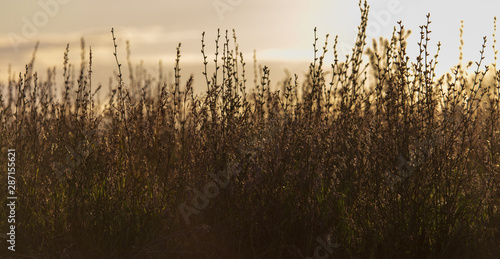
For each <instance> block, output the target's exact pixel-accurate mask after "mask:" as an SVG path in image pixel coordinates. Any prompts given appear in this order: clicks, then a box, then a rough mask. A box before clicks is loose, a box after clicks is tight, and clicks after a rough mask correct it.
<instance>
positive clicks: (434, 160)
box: [0, 3, 500, 258]
mask: <svg viewBox="0 0 500 259" xmlns="http://www.w3.org/2000/svg"><path fill="white" fill-rule="evenodd" d="M360 10H361V24H360V26H359V32H358V37H357V40H356V44H355V45H354V48H353V51H352V53H351V54H350V55H349V56H348V57H338V55H337V51H336V44H337V39H335V40H334V44H333V46H329V45H327V44H326V43H325V45H324V47H323V46H321V45H320V43H319V42H318V39H317V38H316V39H315V41H314V49H315V51H316V55H315V58H314V60H313V61H312V63H311V65H310V67H309V74H308V75H307V76H306V78H298V77H297V76H293V77H291V78H286V79H285V80H283V81H282V82H281V83H280V84H279V85H278V87H277V89H274V87H272V86H271V85H270V83H269V74H270V73H271V71H269V69H268V68H267V67H263V68H262V70H261V71H260V75H259V76H258V79H253V75H248V74H247V73H246V72H245V71H246V70H245V69H246V68H247V66H246V63H245V60H246V59H244V57H243V55H242V54H241V53H239V52H238V48H237V43H236V36H232V35H231V34H229V35H228V33H227V32H226V33H225V34H224V33H222V36H217V46H218V47H217V51H216V53H215V54H216V59H215V60H214V61H209V60H208V59H207V57H206V54H205V53H206V51H207V50H206V49H205V47H204V42H205V39H203V40H202V55H203V57H204V65H205V72H204V75H205V80H204V81H203V82H194V81H193V80H192V79H191V78H190V79H185V78H183V77H182V78H181V77H180V67H179V61H180V50H181V48H180V45H179V48H178V49H177V53H178V55H177V57H178V58H177V60H176V61H177V63H176V64H177V65H176V66H175V68H174V74H173V76H174V77H173V79H172V80H170V79H169V80H167V79H166V78H165V76H164V75H163V74H162V73H160V76H159V77H158V78H153V77H152V76H151V75H149V74H148V73H146V72H145V71H143V70H141V69H135V70H134V67H133V66H132V65H131V64H130V62H128V63H129V64H128V66H122V65H121V63H120V62H121V61H122V60H121V58H120V57H121V54H120V53H117V50H119V49H120V48H117V47H116V45H115V56H116V62H117V73H116V75H115V76H116V80H115V81H113V82H111V89H110V90H111V91H110V92H109V96H108V97H107V99H106V105H105V109H104V110H103V111H101V110H98V109H97V105H96V102H95V93H96V92H98V91H103V90H100V89H98V88H99V87H96V85H95V83H94V82H92V69H91V68H92V53H91V51H88V50H87V49H85V48H82V63H81V65H80V67H81V69H80V71H79V72H78V73H75V74H73V73H72V72H71V71H73V70H72V69H71V67H70V65H69V64H68V61H67V59H65V62H64V73H63V75H62V76H63V77H64V85H56V84H55V77H56V74H55V71H54V70H51V69H49V70H48V71H47V73H48V74H47V79H46V80H44V81H41V80H38V77H37V73H36V72H35V71H33V70H32V66H33V62H34V60H35V56H34V57H33V61H32V62H31V63H30V64H28V65H27V66H26V71H25V72H24V73H22V74H20V75H19V77H18V78H12V77H11V79H10V80H9V81H8V82H7V83H6V84H2V85H1V88H0V89H5V91H0V93H2V92H5V93H6V94H5V95H3V96H2V95H0V146H1V156H0V164H1V165H2V168H5V166H4V165H6V164H7V162H8V161H7V149H9V148H15V149H16V172H17V173H16V188H17V196H18V201H17V202H18V206H17V207H16V210H17V213H16V252H11V251H9V250H7V243H6V242H5V240H2V242H1V243H2V248H1V252H0V257H8V256H10V257H12V258H35V257H38V258H307V257H312V258H500V232H499V230H500V229H499V228H500V211H499V205H500V189H499V186H500V185H499V184H500V174H499V173H500V153H499V152H500V131H499V130H500V121H499V118H500V110H499V100H500V70H498V68H497V67H496V66H495V65H488V66H485V64H482V61H483V58H484V57H483V56H482V55H483V53H484V49H485V48H487V46H489V45H486V39H485V45H483V52H481V59H480V60H478V61H477V62H476V63H469V64H467V63H465V64H460V65H457V66H456V67H454V68H452V70H451V71H452V72H450V73H449V74H447V75H443V76H439V75H436V74H435V72H434V71H435V65H436V63H437V61H436V60H437V59H438V55H437V54H436V53H428V46H430V45H429V44H435V43H432V42H431V41H430V39H429V37H430V35H429V32H430V28H429V23H427V24H426V25H424V26H422V27H421V30H422V31H421V41H420V43H419V46H420V49H421V51H420V55H419V56H418V57H408V55H407V53H406V47H407V42H406V38H407V36H408V32H407V30H405V29H404V27H403V26H402V25H401V24H399V25H398V26H397V30H396V31H395V32H394V34H393V37H392V38H391V39H381V40H380V41H374V42H373V44H371V45H370V46H367V44H366V33H365V29H366V25H367V17H368V6H367V5H366V3H365V4H364V5H363V4H361V3H360ZM428 19H429V17H428ZM219 35H220V34H219ZM116 36H119V35H116ZM114 37H115V35H114V34H113V42H115V41H114ZM203 38H204V35H203ZM327 38H328V37H327ZM110 40H111V39H110ZM327 42H328V41H327ZM119 47H120V46H119ZM490 47H491V46H490ZM493 48H495V44H493ZM68 51H69V48H68V49H67V50H66V53H65V57H67V54H68ZM326 55H333V56H334V58H335V59H334V63H333V64H331V65H330V64H324V58H325V57H326ZM495 61H496V60H495ZM209 68H210V69H212V68H213V69H214V70H215V73H213V74H209V73H207V72H206V71H207V69H209ZM124 69H129V70H130V75H131V76H130V77H129V78H123V76H122V71H123V70H124ZM58 76H61V75H58ZM248 78H251V79H248ZM256 78H257V77H256ZM253 80H256V81H257V82H256V84H253V82H252V81H253ZM170 81H171V83H167V82H170ZM193 84H203V85H206V92H205V93H204V94H202V95H195V94H194V92H193ZM254 85H255V87H254ZM250 86H252V87H250ZM57 91H62V98H56V97H55V96H56V92H57ZM2 170H3V169H2ZM0 182H1V185H0V186H2V188H1V189H2V190H7V188H6V183H7V174H6V173H3V172H2V174H1V175H0ZM6 197H7V192H6V191H1V192H0V200H2V201H6ZM3 206H4V205H3ZM8 213H9V211H8V210H4V209H2V210H0V218H1V220H0V229H2V232H5V231H7V229H8V225H7V222H6V220H4V219H7V216H8Z"/></svg>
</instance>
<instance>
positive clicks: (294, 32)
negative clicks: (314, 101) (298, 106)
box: [0, 0, 500, 93]
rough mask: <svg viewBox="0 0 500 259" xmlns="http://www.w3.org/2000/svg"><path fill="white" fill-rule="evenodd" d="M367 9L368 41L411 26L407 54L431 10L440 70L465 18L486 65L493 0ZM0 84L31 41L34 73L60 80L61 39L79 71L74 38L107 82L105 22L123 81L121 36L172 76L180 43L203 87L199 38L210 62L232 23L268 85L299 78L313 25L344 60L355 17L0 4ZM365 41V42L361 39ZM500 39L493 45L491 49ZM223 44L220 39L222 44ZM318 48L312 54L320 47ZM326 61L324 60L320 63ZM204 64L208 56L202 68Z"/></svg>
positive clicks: (225, 2) (321, 10)
mask: <svg viewBox="0 0 500 259" xmlns="http://www.w3.org/2000/svg"><path fill="white" fill-rule="evenodd" d="M368 3H369V5H370V6H371V8H370V15H369V24H368V28H367V35H368V36H369V37H370V38H378V37H380V36H382V37H390V35H391V34H392V32H393V30H394V26H396V25H397V21H403V24H404V25H405V28H407V29H410V30H412V31H413V33H412V35H411V37H410V39H409V47H408V48H409V54H410V57H411V58H412V61H415V58H416V53H417V52H418V46H417V42H418V40H419V31H420V29H419V26H420V25H423V24H425V22H426V14H427V13H431V21H432V24H431V28H430V30H431V31H432V34H431V35H430V37H431V46H430V49H431V51H432V53H435V51H436V45H437V43H438V41H441V43H442V49H441V53H440V57H439V65H438V68H437V71H438V72H439V73H445V72H447V71H449V69H450V67H451V66H453V65H456V64H457V63H458V56H459V55H458V53H459V52H458V50H459V45H460V40H459V29H460V21H461V20H463V21H464V44H465V46H464V60H465V61H468V60H473V61H477V60H479V57H480V53H479V51H480V50H481V45H482V43H483V37H484V36H487V38H488V43H487V48H486V52H485V56H486V57H487V59H486V60H485V64H490V63H491V62H493V49H492V47H491V46H492V45H491V44H492V43H493V40H492V34H493V19H494V17H495V16H497V17H499V18H500V2H499V1H496V0H478V1H463V0H461V1H430V0H423V1H416V0H377V1H369V2H368ZM0 17H1V18H0V19H1V20H2V22H1V23H0V57H1V61H0V81H1V82H3V83H5V82H6V80H7V78H8V75H9V73H8V69H9V65H10V66H11V75H12V74H15V75H17V76H18V75H19V72H23V71H24V67H25V65H26V64H27V63H29V61H30V60H31V56H32V53H33V49H34V46H35V43H36V42H37V41H39V42H40V46H39V49H38V53H37V58H36V62H35V70H37V71H38V72H39V77H40V78H42V79H43V78H45V77H46V69H47V68H48V67H53V66H55V67H56V71H57V77H58V80H61V81H62V63H63V56H64V51H65V48H66V44H67V43H69V44H70V52H69V58H70V62H71V63H72V64H73V66H75V70H76V71H78V68H79V64H80V54H81V50H80V39H81V37H84V39H85V42H86V56H87V57H86V58H87V59H88V48H89V46H91V47H92V52H93V78H92V82H93V84H94V85H95V84H97V83H98V82H100V83H102V84H103V86H104V88H105V89H107V85H108V82H109V78H110V77H112V76H113V71H114V70H116V63H115V60H114V56H113V51H114V50H113V42H112V37H111V32H110V30H111V28H112V27H113V28H115V35H116V37H117V43H118V57H119V60H120V62H121V63H122V64H123V65H124V69H123V73H124V76H125V78H128V68H127V66H126V63H127V62H126V44H125V42H126V41H127V40H129V41H130V48H131V60H132V63H133V64H134V66H135V64H139V63H140V62H141V61H142V62H144V66H145V68H146V69H147V70H148V72H149V73H151V74H152V75H153V76H155V77H157V75H158V63H159V61H160V60H161V61H162V62H163V67H164V69H165V73H166V74H168V73H169V72H172V73H173V67H174V61H175V55H176V47H177V45H178V43H179V42H182V47H181V55H182V57H181V69H182V70H181V76H182V78H181V80H182V81H183V82H185V81H186V80H187V79H188V77H189V75H190V74H193V75H194V76H195V84H194V85H195V91H196V92H198V93H202V91H204V90H205V89H206V86H205V84H204V78H203V77H202V71H203V56H202V54H201V53H200V49H201V35H202V32H203V31H205V32H206V35H205V41H206V42H205V44H206V53H207V55H208V60H209V62H210V61H213V58H214V52H215V39H216V37H217V29H218V28H220V29H221V34H222V36H224V33H225V30H229V36H230V37H231V44H232V32H231V30H232V29H235V30H236V35H237V38H238V43H239V49H240V51H242V52H243V53H244V58H245V62H246V63H247V66H246V68H247V71H246V73H247V78H248V82H249V86H253V74H254V71H253V51H254V50H255V51H256V56H257V61H258V64H260V65H267V66H268V67H270V69H271V84H272V85H275V84H276V83H277V81H279V80H282V79H283V78H284V77H285V76H286V73H285V69H288V70H289V72H290V73H291V74H292V75H293V74H294V73H297V74H298V75H299V79H300V78H304V76H303V74H304V73H306V72H307V68H308V64H309V63H310V62H311V61H312V60H313V46H312V44H313V42H314V27H317V28H318V34H317V35H318V38H319V39H318V43H319V45H320V46H318V48H319V49H321V47H322V46H323V44H324V41H325V35H326V34H330V39H329V53H328V58H329V59H328V60H327V61H328V62H330V61H331V60H332V57H333V51H332V46H333V39H334V37H335V35H338V36H339V43H338V44H339V48H338V51H339V55H340V57H342V58H341V59H344V57H345V55H346V54H348V53H349V52H350V49H351V48H352V47H353V43H354V41H355V38H356V32H357V26H358V25H359V22H360V12H359V7H358V1H340V0H314V1H298V0H296V1H289V0H288V1H285V0H274V1H264V0H252V1H250V0H209V1H203V0H190V1H153V0H145V1H141V2H138V1H132V0H122V1H98V0H87V1H78V0H39V1H3V3H2V6H1V8H0ZM367 43H368V45H370V46H371V39H368V40H367ZM499 47H500V46H498V47H497V49H498V48H499ZM221 48H222V44H221ZM320 52H321V51H320ZM328 64H329V63H328ZM212 72H213V64H212V63H209V73H212Z"/></svg>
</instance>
